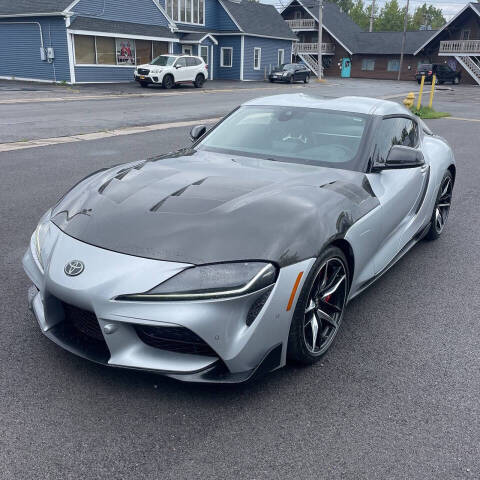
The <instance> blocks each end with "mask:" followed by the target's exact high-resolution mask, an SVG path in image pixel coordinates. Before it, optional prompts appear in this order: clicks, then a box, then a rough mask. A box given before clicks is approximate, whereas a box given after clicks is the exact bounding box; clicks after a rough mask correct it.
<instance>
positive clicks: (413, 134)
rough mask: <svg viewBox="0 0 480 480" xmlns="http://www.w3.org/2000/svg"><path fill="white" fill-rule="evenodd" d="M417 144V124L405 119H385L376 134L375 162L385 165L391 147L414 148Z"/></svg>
mask: <svg viewBox="0 0 480 480" xmlns="http://www.w3.org/2000/svg"><path fill="white" fill-rule="evenodd" d="M417 144H418V128H417V124H416V123H415V122H414V121H412V120H410V119H409V118H405V117H394V118H385V119H383V120H382V122H381V124H380V128H379V129H378V133H377V141H376V151H375V157H376V158H375V162H376V163H385V160H386V159H387V156H388V152H389V151H390V149H391V148H392V145H404V146H406V147H416V146H417Z"/></svg>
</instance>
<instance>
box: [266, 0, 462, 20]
mask: <svg viewBox="0 0 480 480" xmlns="http://www.w3.org/2000/svg"><path fill="white" fill-rule="evenodd" d="M364 1H366V2H370V1H371V0H364ZM261 2H262V3H270V4H271V5H275V6H276V7H277V8H279V9H280V8H281V6H282V5H286V4H287V3H288V0H261ZM376 2H377V4H378V5H382V4H384V3H385V0H376ZM398 3H399V4H400V5H401V6H402V5H405V4H406V3H407V2H406V0H398ZM424 3H425V2H424V1H423V2H422V1H421V0H410V10H411V11H413V10H415V8H416V7H418V6H419V5H423V4H424ZM426 3H427V5H435V7H437V8H441V9H442V11H443V15H444V17H445V18H446V19H447V20H449V19H450V18H451V17H452V16H453V15H455V13H457V12H458V11H459V10H461V9H462V8H463V7H464V6H465V5H466V4H467V3H468V2H466V1H464V0H432V1H430V2H428V1H427V2H426Z"/></svg>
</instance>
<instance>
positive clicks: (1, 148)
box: [0, 117, 220, 152]
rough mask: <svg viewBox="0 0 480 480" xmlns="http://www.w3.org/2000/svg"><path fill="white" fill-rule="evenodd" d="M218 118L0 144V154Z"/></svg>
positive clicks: (212, 121)
mask: <svg viewBox="0 0 480 480" xmlns="http://www.w3.org/2000/svg"><path fill="white" fill-rule="evenodd" d="M219 120H220V117H218V118H204V119H201V120H188V121H184V122H172V123H157V124H154V125H145V126H139V127H125V128H117V129H114V130H105V131H102V132H92V133H84V134H79V135H70V136H66V137H52V138H41V139H38V140H28V141H24V142H12V143H1V144H0V152H11V151H12V150H24V149H26V148H38V147H49V146H52V145H59V144H61V143H73V142H84V141H89V140H101V139H103V138H109V137H116V136H120V135H135V134H138V133H146V132H154V131H158V130H168V129H170V128H180V127H190V126H194V125H198V124H202V123H204V124H211V123H215V122H218V121H219Z"/></svg>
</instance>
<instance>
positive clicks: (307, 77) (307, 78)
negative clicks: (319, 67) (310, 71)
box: [304, 75, 310, 83]
mask: <svg viewBox="0 0 480 480" xmlns="http://www.w3.org/2000/svg"><path fill="white" fill-rule="evenodd" d="M309 81H310V75H307V76H306V77H305V80H304V82H305V83H308V82H309Z"/></svg>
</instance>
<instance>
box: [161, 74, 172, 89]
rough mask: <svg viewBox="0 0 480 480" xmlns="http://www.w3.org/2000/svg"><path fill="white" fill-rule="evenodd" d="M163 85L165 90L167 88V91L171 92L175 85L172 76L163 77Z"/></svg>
mask: <svg viewBox="0 0 480 480" xmlns="http://www.w3.org/2000/svg"><path fill="white" fill-rule="evenodd" d="M162 84H163V88H165V89H166V90H170V89H171V88H173V86H174V85H175V80H174V79H173V76H172V75H165V76H164V77H163V82H162Z"/></svg>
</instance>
